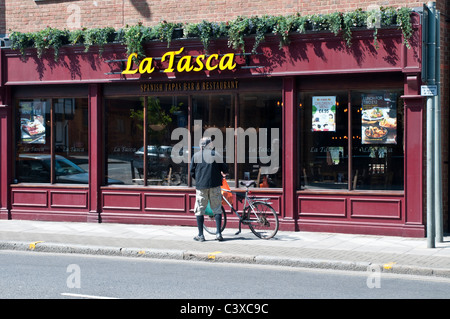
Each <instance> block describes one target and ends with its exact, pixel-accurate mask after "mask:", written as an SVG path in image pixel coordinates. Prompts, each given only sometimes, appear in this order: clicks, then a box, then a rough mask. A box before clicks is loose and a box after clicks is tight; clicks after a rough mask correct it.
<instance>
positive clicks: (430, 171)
mask: <svg viewBox="0 0 450 319" xmlns="http://www.w3.org/2000/svg"><path fill="white" fill-rule="evenodd" d="M428 7H429V9H430V13H431V14H430V16H429V17H428V28H427V29H428V35H427V39H428V41H427V43H426V45H427V51H428V54H427V61H425V63H426V65H427V67H426V68H427V72H428V76H427V80H428V81H427V82H428V83H427V84H429V85H434V84H435V77H436V74H435V68H436V60H435V54H436V42H435V41H436V38H435V37H436V22H435V19H434V16H435V14H436V4H435V2H428ZM434 102H435V98H434V96H428V97H427V142H426V145H427V156H426V164H427V247H428V248H434V247H435V211H434V209H435V207H434V206H435V205H434V187H435V183H434V161H433V155H434V141H433V139H434Z"/></svg>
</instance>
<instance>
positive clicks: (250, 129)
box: [236, 92, 282, 188]
mask: <svg viewBox="0 0 450 319" xmlns="http://www.w3.org/2000/svg"><path fill="white" fill-rule="evenodd" d="M281 128H282V97H281V92H275V93H272V92H265V93H245V94H241V95H240V96H239V117H238V129H242V131H243V132H241V133H239V132H238V133H239V134H238V138H237V142H236V144H237V148H236V149H237V163H238V178H239V179H240V180H254V181H256V184H257V187H261V188H268V187H282V170H281V169H282V165H281V164H282V161H281V156H280V154H282V152H281V145H282V143H281V132H282V129H281ZM241 136H242V140H240V137H241ZM241 141H242V143H244V144H241Z"/></svg>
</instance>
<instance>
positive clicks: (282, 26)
mask: <svg viewBox="0 0 450 319" xmlns="http://www.w3.org/2000/svg"><path fill="white" fill-rule="evenodd" d="M297 23H298V19H297V15H288V16H280V17H276V18H275V19H274V21H273V34H277V35H279V36H280V49H281V48H282V47H283V46H286V45H288V44H289V33H291V32H293V31H295V30H296V29H298V26H297Z"/></svg>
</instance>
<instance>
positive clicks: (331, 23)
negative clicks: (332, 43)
mask: <svg viewBox="0 0 450 319" xmlns="http://www.w3.org/2000/svg"><path fill="white" fill-rule="evenodd" d="M325 19H326V20H327V21H328V29H329V30H330V31H331V32H333V33H334V35H338V34H339V32H341V30H342V13H341V12H333V13H330V14H328V15H326V16H325Z"/></svg>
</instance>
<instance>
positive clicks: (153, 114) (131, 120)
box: [105, 96, 188, 186]
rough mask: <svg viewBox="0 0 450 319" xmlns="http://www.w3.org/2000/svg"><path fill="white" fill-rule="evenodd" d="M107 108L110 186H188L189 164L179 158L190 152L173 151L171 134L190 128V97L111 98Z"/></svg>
mask: <svg viewBox="0 0 450 319" xmlns="http://www.w3.org/2000/svg"><path fill="white" fill-rule="evenodd" d="M105 106H106V107H105V114H106V118H107V123H106V157H107V165H106V175H107V177H108V180H107V183H108V184H127V185H160V186H186V185H187V182H188V180H187V177H188V175H187V162H186V161H183V160H179V159H180V158H183V156H184V153H185V152H187V151H188V150H187V149H180V150H179V152H178V153H177V154H175V153H174V152H172V150H173V147H174V145H175V144H176V143H177V141H176V140H172V136H171V134H172V132H173V131H174V129H175V128H181V127H185V128H187V124H188V122H187V119H188V114H187V113H188V97H186V96H163V97H129V98H125V97H122V98H109V99H106V100H105ZM145 146H146V147H145ZM145 148H146V149H147V151H146V152H145ZM145 163H146V164H145ZM144 164H145V165H144Z"/></svg>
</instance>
